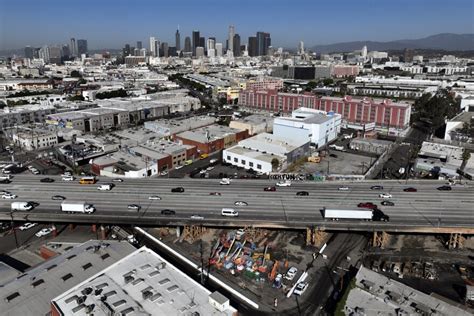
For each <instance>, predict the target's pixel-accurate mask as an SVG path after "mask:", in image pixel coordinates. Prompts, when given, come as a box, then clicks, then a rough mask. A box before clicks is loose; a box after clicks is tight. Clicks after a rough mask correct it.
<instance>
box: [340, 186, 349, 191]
mask: <svg viewBox="0 0 474 316" xmlns="http://www.w3.org/2000/svg"><path fill="white" fill-rule="evenodd" d="M338 190H339V191H349V187H346V186H343V187H339V189H338Z"/></svg>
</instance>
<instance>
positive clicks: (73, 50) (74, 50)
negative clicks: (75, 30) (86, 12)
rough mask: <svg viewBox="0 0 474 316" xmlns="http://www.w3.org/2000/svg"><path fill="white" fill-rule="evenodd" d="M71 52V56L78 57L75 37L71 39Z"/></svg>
mask: <svg viewBox="0 0 474 316" xmlns="http://www.w3.org/2000/svg"><path fill="white" fill-rule="evenodd" d="M69 51H70V52H71V56H73V57H76V56H77V44H76V39H75V38H74V37H73V38H71V44H70V45H69Z"/></svg>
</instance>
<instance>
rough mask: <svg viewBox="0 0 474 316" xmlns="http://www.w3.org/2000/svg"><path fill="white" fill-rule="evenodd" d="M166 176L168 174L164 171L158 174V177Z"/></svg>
mask: <svg viewBox="0 0 474 316" xmlns="http://www.w3.org/2000/svg"><path fill="white" fill-rule="evenodd" d="M167 174H168V171H166V170H165V171H161V172H160V176H166V175H167Z"/></svg>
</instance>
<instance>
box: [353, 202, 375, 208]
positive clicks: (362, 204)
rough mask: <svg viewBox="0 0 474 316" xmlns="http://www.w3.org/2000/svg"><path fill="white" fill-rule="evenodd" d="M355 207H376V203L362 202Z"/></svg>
mask: <svg viewBox="0 0 474 316" xmlns="http://www.w3.org/2000/svg"><path fill="white" fill-rule="evenodd" d="M357 207H362V208H371V209H374V208H377V205H375V204H374V203H372V202H364V203H359V204H357Z"/></svg>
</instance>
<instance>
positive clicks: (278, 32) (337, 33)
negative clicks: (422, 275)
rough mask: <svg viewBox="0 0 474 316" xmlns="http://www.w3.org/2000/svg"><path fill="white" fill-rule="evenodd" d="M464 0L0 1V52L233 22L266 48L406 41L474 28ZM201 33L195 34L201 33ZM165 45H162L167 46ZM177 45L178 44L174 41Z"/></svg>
mask: <svg viewBox="0 0 474 316" xmlns="http://www.w3.org/2000/svg"><path fill="white" fill-rule="evenodd" d="M473 3H474V2H473V1H472V0H444V1H441V0H378V1H375V0H338V1H327V0H325V1H317V0H233V1H228V0H220V1H219V0H171V1H166V0H165V1H161V0H80V1H65V0H0V5H1V6H0V8H1V9H0V50H3V49H10V48H22V47H24V46H25V45H32V46H40V45H43V44H59V43H68V42H69V38H71V37H75V38H76V39H78V38H85V39H87V40H88V43H89V48H91V49H99V48H120V47H123V45H124V44H125V43H130V44H132V46H134V45H135V43H136V41H139V40H141V41H142V42H143V45H144V47H148V40H147V39H148V38H149V37H150V36H155V37H157V38H158V39H159V40H161V41H168V42H170V44H171V45H172V43H174V32H175V30H176V28H177V26H178V24H179V25H180V30H181V40H182V41H184V37H185V36H190V35H191V32H192V30H193V29H198V30H200V31H201V34H202V35H204V36H205V37H206V38H207V37H209V36H215V37H217V39H218V42H223V43H225V39H226V36H227V30H228V26H229V25H230V24H233V25H235V29H236V33H239V34H240V36H241V38H242V42H243V43H246V42H247V38H248V36H251V35H253V34H255V32H256V31H260V30H261V31H266V32H270V33H271V36H272V44H273V46H276V47H278V46H283V47H296V46H297V44H298V42H299V41H300V40H303V41H304V42H305V45H306V46H312V45H316V44H330V43H336V42H344V41H355V40H375V41H390V40H396V39H414V38H420V37H424V36H428V35H433V34H437V33H448V32H449V33H474V8H473ZM202 35H201V36H202ZM171 45H170V46H171ZM181 45H183V44H181Z"/></svg>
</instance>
